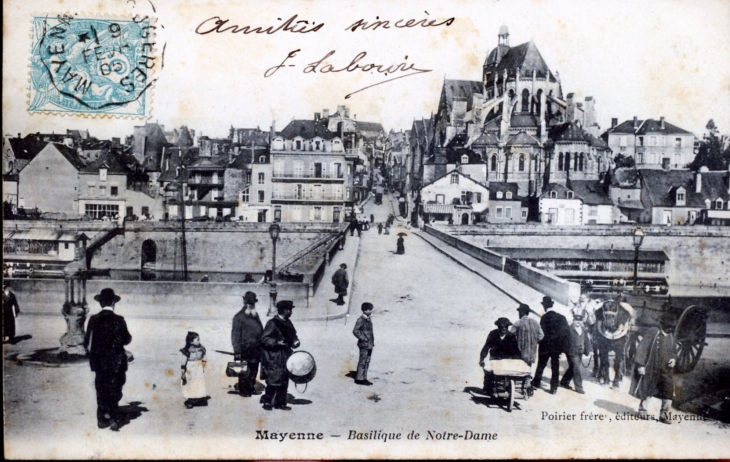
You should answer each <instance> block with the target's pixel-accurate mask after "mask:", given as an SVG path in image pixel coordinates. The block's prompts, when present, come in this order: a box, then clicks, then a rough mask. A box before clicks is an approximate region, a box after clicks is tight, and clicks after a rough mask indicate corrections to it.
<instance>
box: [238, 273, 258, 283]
mask: <svg viewBox="0 0 730 462" xmlns="http://www.w3.org/2000/svg"><path fill="white" fill-rule="evenodd" d="M241 282H242V283H244V284H253V283H255V282H256V281H254V279H253V277H252V276H251V273H246V275H245V276H244V277H243V281H241Z"/></svg>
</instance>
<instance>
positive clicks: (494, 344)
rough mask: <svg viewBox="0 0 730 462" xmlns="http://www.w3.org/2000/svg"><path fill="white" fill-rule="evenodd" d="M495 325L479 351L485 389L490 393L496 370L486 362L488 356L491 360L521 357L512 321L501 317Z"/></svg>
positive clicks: (491, 392) (492, 389) (492, 390)
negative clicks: (511, 327) (511, 329)
mask: <svg viewBox="0 0 730 462" xmlns="http://www.w3.org/2000/svg"><path fill="white" fill-rule="evenodd" d="M494 325H495V326H497V328H496V329H494V330H493V331H491V332H490V333H489V335H487V341H486V342H485V343H484V347H482V351H481V352H480V353H479V365H480V366H481V367H483V368H484V391H485V393H486V394H488V395H492V394H493V392H494V372H492V370H491V369H490V368H489V363H488V362H485V359H486V358H487V356H489V360H497V359H520V349H519V347H518V346H517V337H515V334H513V333H511V332H510V331H509V326H511V325H512V322H510V320H509V319H507V318H499V319H497V320H496V321H495V322H494ZM485 365H486V367H485Z"/></svg>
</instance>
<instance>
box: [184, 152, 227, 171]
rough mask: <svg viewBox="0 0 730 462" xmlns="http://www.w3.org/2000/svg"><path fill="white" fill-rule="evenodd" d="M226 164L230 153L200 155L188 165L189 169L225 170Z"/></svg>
mask: <svg viewBox="0 0 730 462" xmlns="http://www.w3.org/2000/svg"><path fill="white" fill-rule="evenodd" d="M226 164H228V155H227V154H225V155H220V156H213V157H199V158H198V159H196V160H195V161H193V162H192V163H191V164H190V165H188V170H189V171H193V170H198V171H214V170H215V171H218V170H225V168H226Z"/></svg>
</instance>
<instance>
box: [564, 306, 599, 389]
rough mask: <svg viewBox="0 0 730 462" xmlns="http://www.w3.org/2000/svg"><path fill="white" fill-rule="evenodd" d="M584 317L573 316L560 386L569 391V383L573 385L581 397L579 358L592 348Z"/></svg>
mask: <svg viewBox="0 0 730 462" xmlns="http://www.w3.org/2000/svg"><path fill="white" fill-rule="evenodd" d="M584 323H585V318H584V315H583V314H582V313H581V314H575V315H573V324H572V325H571V326H570V342H569V344H568V349H567V350H566V352H565V355H566V356H567V357H568V370H567V371H565V374H564V375H563V379H562V380H561V381H560V386H561V387H563V388H568V389H570V381H571V380H572V381H573V383H574V384H575V391H576V392H577V393H580V394H581V395H583V394H585V391H583V377H582V375H581V366H582V364H581V356H583V354H584V353H588V352H590V351H591V349H592V347H591V345H590V343H589V340H588V332H587V330H586V327H585V324H584Z"/></svg>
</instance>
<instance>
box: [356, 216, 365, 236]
mask: <svg viewBox="0 0 730 462" xmlns="http://www.w3.org/2000/svg"><path fill="white" fill-rule="evenodd" d="M362 226H363V224H362V222H361V221H359V220H358V222H357V224H356V225H355V229H356V230H357V237H360V235H361V234H362Z"/></svg>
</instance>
